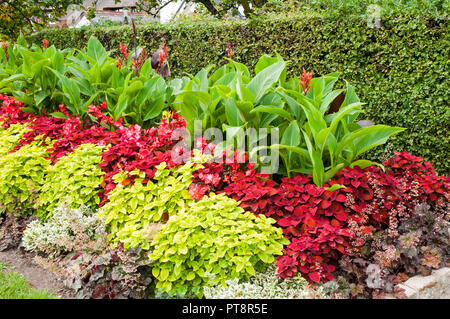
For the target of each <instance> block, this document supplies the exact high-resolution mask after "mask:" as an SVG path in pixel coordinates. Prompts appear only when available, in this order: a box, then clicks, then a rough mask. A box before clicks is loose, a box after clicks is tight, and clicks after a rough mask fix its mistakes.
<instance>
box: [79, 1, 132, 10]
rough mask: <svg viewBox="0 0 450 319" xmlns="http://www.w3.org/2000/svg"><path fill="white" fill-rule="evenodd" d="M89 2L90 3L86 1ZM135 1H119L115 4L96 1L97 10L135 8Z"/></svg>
mask: <svg viewBox="0 0 450 319" xmlns="http://www.w3.org/2000/svg"><path fill="white" fill-rule="evenodd" d="M86 2H91V3H92V1H86ZM137 2H138V1H137V0H120V1H118V2H117V3H115V2H114V0H98V1H97V6H96V9H97V10H104V9H120V8H129V7H136V3H137Z"/></svg>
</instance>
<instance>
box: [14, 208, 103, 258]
mask: <svg viewBox="0 0 450 319" xmlns="http://www.w3.org/2000/svg"><path fill="white" fill-rule="evenodd" d="M106 235H107V234H106V231H105V223H104V221H103V219H100V218H99V217H98V212H93V211H92V210H91V209H90V208H89V207H87V206H84V205H82V206H80V207H79V208H78V209H73V208H70V206H69V205H68V204H66V203H64V204H61V205H60V206H59V207H57V208H56V209H55V210H54V213H53V216H52V217H50V218H49V219H48V220H47V221H45V222H42V221H40V220H34V221H32V222H31V223H30V224H29V225H28V226H27V228H26V229H25V231H24V233H23V238H22V245H23V247H24V248H25V249H26V250H28V251H34V252H43V253H46V254H48V255H50V256H59V255H61V254H63V253H69V252H72V251H75V250H80V249H89V250H94V251H95V250H102V249H103V248H104V247H105V245H106Z"/></svg>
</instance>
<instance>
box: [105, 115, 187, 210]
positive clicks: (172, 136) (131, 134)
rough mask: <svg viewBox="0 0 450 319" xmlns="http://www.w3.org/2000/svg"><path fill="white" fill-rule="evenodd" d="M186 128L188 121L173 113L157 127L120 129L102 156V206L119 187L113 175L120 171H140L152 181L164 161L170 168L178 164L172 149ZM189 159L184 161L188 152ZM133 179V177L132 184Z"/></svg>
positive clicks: (134, 126)
mask: <svg viewBox="0 0 450 319" xmlns="http://www.w3.org/2000/svg"><path fill="white" fill-rule="evenodd" d="M185 126H186V122H185V120H184V119H183V118H182V117H181V116H180V115H178V114H177V113H175V112H173V113H172V114H168V116H167V117H165V118H163V119H162V120H161V122H160V124H159V126H158V127H153V128H151V129H142V128H141V127H140V126H139V125H130V126H129V127H123V128H121V129H119V130H117V131H116V133H117V134H116V135H115V136H114V137H113V138H112V139H111V146H110V147H109V148H108V150H107V151H106V152H104V153H103V154H102V158H103V161H102V162H101V163H100V168H101V169H102V171H103V172H105V176H104V185H102V186H104V193H103V194H102V195H101V197H102V201H101V204H104V203H105V202H106V201H107V199H108V194H109V192H111V191H112V190H113V189H114V188H115V187H116V183H115V182H114V176H115V175H117V174H118V173H119V172H120V171H122V170H124V171H127V172H131V171H134V170H136V169H138V170H140V171H142V172H144V173H145V174H146V177H147V178H152V177H153V175H154V174H155V172H156V166H157V165H158V164H160V163H162V162H166V163H167V165H168V166H169V167H173V166H177V165H179V164H178V163H175V162H174V159H172V152H171V150H172V147H173V146H174V145H175V144H176V143H177V142H178V141H179V140H180V139H181V137H182V136H181V129H183V128H184V127H185ZM186 157H187V158H185V160H186V161H187V160H189V158H190V154H189V153H188V152H186ZM134 178H135V177H133V176H131V178H130V183H132V182H133V179H134ZM145 181H147V179H146V180H145Z"/></svg>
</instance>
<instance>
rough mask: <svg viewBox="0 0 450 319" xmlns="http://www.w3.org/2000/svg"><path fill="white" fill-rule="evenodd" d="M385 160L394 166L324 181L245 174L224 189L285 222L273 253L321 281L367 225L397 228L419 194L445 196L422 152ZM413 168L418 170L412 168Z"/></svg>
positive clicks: (365, 233)
mask: <svg viewBox="0 0 450 319" xmlns="http://www.w3.org/2000/svg"><path fill="white" fill-rule="evenodd" d="M385 164H386V166H387V167H393V169H392V170H391V171H389V172H387V173H384V172H383V171H382V170H381V169H379V168H378V167H374V166H371V167H367V168H365V169H361V168H359V167H354V168H345V169H343V170H341V171H340V172H338V174H337V175H336V176H335V177H334V178H333V179H332V180H330V181H329V182H328V183H327V184H325V185H324V186H323V187H317V186H315V185H314V184H313V183H312V182H311V178H310V177H309V176H308V177H306V176H303V175H297V176H294V177H292V178H284V179H283V180H282V183H281V184H280V185H275V183H274V182H273V181H270V180H265V179H264V178H263V177H262V176H260V175H258V174H253V173H246V176H245V177H244V176H240V178H239V179H238V180H237V181H236V182H234V183H232V184H230V185H229V186H227V187H226V188H225V190H224V191H225V192H226V193H227V195H228V196H231V197H233V198H234V199H236V200H239V201H241V207H243V208H244V209H246V210H249V211H252V212H254V213H255V214H261V213H263V214H265V215H267V216H270V217H273V218H275V219H276V220H277V224H278V225H279V226H281V227H282V228H283V231H284V235H285V237H286V238H287V239H289V240H290V241H291V243H290V244H289V245H288V246H287V247H286V248H285V254H284V255H283V256H280V257H279V258H278V259H277V266H278V272H279V275H280V276H281V277H290V276H293V275H295V274H296V273H298V272H299V271H300V272H301V273H303V274H306V275H307V278H309V279H310V280H311V281H313V282H319V281H323V282H326V281H328V280H331V279H332V278H333V275H332V272H333V271H334V269H335V265H337V261H338V259H339V258H340V257H341V256H343V255H349V256H350V255H351V256H357V255H358V254H359V253H360V250H361V248H362V246H363V245H364V243H365V241H366V239H367V238H368V237H369V236H370V234H371V233H372V232H374V231H377V230H381V229H386V230H387V231H388V232H395V229H396V226H397V225H398V221H397V220H398V218H408V217H409V216H412V214H413V210H412V209H413V208H414V207H415V205H416V204H417V203H419V202H420V201H423V200H425V201H427V202H429V203H434V204H435V205H441V204H442V203H444V202H445V201H448V199H449V183H448V178H447V177H439V176H436V175H434V174H433V172H434V171H433V170H431V169H430V168H431V167H430V166H429V164H426V163H422V159H420V158H416V157H412V156H411V155H409V154H407V153H399V154H397V157H396V158H394V159H393V160H392V161H388V162H387V163H385ZM397 166H398V167H397ZM423 168H426V169H425V170H422V169H423ZM414 169H421V171H422V173H423V174H417V175H414V173H413V172H411V170H414ZM334 184H338V185H339V186H338V185H336V186H333V185H334ZM421 185H423V186H424V187H421ZM330 187H334V188H336V189H335V190H334V191H332V190H331V189H327V188H330Z"/></svg>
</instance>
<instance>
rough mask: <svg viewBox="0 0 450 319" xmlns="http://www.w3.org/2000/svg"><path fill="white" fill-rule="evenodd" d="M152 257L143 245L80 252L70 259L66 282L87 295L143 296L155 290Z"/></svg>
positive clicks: (105, 297) (111, 296) (67, 266)
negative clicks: (143, 249)
mask: <svg viewBox="0 0 450 319" xmlns="http://www.w3.org/2000/svg"><path fill="white" fill-rule="evenodd" d="M148 264H149V260H148V257H147V256H146V254H145V253H143V252H142V250H141V249H139V248H134V249H130V250H126V251H125V249H124V247H123V245H118V246H117V247H116V248H115V249H114V250H104V251H98V252H89V253H81V252H79V253H76V254H75V255H74V256H72V257H71V258H70V260H68V261H67V264H66V274H65V275H66V279H65V280H64V284H65V285H66V286H67V287H69V288H71V289H73V290H74V291H75V293H76V296H77V298H83V299H90V298H94V299H130V298H133V299H140V298H144V297H146V296H147V295H148V294H150V293H151V291H150V289H149V288H151V287H150V283H151V282H152V277H151V273H150V267H148Z"/></svg>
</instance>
